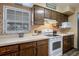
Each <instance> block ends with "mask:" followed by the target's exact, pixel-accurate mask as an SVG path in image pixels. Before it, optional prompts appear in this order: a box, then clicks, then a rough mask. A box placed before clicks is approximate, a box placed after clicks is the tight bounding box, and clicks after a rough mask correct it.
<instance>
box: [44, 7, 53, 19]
mask: <svg viewBox="0 0 79 59" xmlns="http://www.w3.org/2000/svg"><path fill="white" fill-rule="evenodd" d="M44 10H45V15H44V18H48V19H52V11H51V10H49V9H46V8H45V9H44Z"/></svg>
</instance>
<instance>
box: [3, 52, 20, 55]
mask: <svg viewBox="0 0 79 59" xmlns="http://www.w3.org/2000/svg"><path fill="white" fill-rule="evenodd" d="M3 56H19V52H13V53H9V54H5V55H3Z"/></svg>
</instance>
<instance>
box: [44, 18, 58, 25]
mask: <svg viewBox="0 0 79 59" xmlns="http://www.w3.org/2000/svg"><path fill="white" fill-rule="evenodd" d="M56 23H57V21H56V20H53V19H44V24H56Z"/></svg>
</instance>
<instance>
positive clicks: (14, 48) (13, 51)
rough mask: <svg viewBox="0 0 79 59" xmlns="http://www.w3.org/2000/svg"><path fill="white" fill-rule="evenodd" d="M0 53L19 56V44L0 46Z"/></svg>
mask: <svg viewBox="0 0 79 59" xmlns="http://www.w3.org/2000/svg"><path fill="white" fill-rule="evenodd" d="M0 55H3V56H4V55H10V56H13V55H14V56H17V55H18V45H11V46H4V47H0Z"/></svg>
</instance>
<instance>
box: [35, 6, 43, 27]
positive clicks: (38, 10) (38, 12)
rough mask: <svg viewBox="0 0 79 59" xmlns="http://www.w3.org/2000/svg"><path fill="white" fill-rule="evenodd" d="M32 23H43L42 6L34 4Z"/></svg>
mask: <svg viewBox="0 0 79 59" xmlns="http://www.w3.org/2000/svg"><path fill="white" fill-rule="evenodd" d="M34 24H35V25H43V24H44V8H42V7H40V6H36V5H35V6H34Z"/></svg>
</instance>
